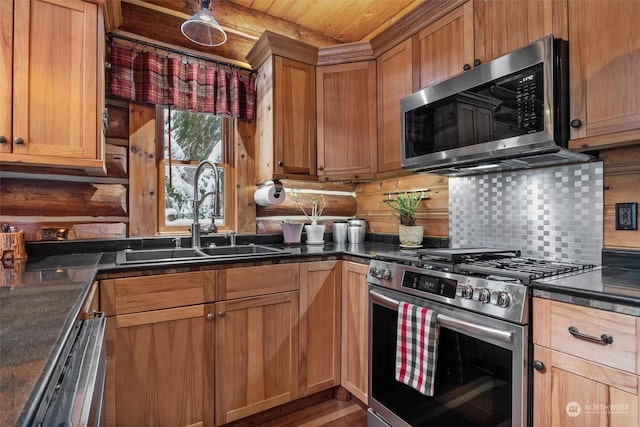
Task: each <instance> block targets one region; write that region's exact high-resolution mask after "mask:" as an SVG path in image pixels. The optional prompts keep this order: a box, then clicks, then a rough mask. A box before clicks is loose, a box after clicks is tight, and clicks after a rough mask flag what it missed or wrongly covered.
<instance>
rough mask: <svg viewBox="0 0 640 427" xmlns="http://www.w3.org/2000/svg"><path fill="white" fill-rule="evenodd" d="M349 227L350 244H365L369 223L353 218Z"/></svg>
mask: <svg viewBox="0 0 640 427" xmlns="http://www.w3.org/2000/svg"><path fill="white" fill-rule="evenodd" d="M348 223H349V227H348V231H347V234H348V237H349V243H352V244H354V243H355V244H358V243H362V242H364V238H365V236H366V235H367V221H365V220H364V219H359V218H351V219H350V220H349V221H348Z"/></svg>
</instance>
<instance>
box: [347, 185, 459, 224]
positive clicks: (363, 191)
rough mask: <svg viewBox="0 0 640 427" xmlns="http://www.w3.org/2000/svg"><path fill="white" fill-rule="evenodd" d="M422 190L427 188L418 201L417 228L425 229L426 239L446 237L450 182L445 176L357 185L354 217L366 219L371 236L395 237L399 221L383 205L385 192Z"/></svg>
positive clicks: (392, 211)
mask: <svg viewBox="0 0 640 427" xmlns="http://www.w3.org/2000/svg"><path fill="white" fill-rule="evenodd" d="M421 189H427V190H426V191H425V193H424V194H425V196H426V199H425V200H422V201H421V202H420V208H419V209H418V213H417V215H416V225H422V226H424V235H425V236H426V237H448V236H449V180H448V178H447V177H444V176H439V175H434V174H427V173H424V174H415V175H409V176H404V177H400V178H390V179H385V180H382V181H375V182H371V183H366V184H360V185H358V188H357V190H356V200H357V201H358V209H357V216H358V217H359V218H364V219H366V220H367V226H368V230H369V232H370V233H381V234H392V235H397V234H398V225H399V224H400V221H399V220H398V219H396V218H395V217H394V216H393V215H394V212H395V211H394V210H393V209H391V208H390V207H389V206H388V205H387V203H385V202H384V200H386V199H387V196H386V195H385V193H391V192H396V191H411V190H421ZM390 197H393V195H391V196H390Z"/></svg>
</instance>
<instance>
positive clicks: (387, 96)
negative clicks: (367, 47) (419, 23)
mask: <svg viewBox="0 0 640 427" xmlns="http://www.w3.org/2000/svg"><path fill="white" fill-rule="evenodd" d="M411 49H412V41H411V39H408V40H406V41H404V42H403V43H400V44H399V45H398V46H395V47H394V48H393V49H391V50H389V51H388V52H385V53H384V54H382V55H381V56H380V57H379V58H378V60H377V61H378V172H389V171H396V170H400V169H401V167H400V99H402V98H403V97H405V96H407V95H410V94H411V93H412V92H413V86H412V75H413V73H412V65H411V64H412V56H413V53H412V50H411Z"/></svg>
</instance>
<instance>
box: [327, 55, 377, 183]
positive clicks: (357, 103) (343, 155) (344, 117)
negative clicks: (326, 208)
mask: <svg viewBox="0 0 640 427" xmlns="http://www.w3.org/2000/svg"><path fill="white" fill-rule="evenodd" d="M316 78H317V84H316V89H317V95H318V173H317V174H318V177H320V179H322V180H325V181H328V180H331V179H365V178H373V177H374V176H375V173H376V168H377V164H376V158H377V152H376V141H377V130H376V63H375V61H365V62H355V63H351V64H340V65H329V66H325V67H319V68H318V69H317V70H316Z"/></svg>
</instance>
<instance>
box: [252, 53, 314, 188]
mask: <svg viewBox="0 0 640 427" xmlns="http://www.w3.org/2000/svg"><path fill="white" fill-rule="evenodd" d="M273 67H274V69H273V74H274V83H273V93H274V100H273V102H274V125H273V132H274V135H273V137H274V142H275V152H274V155H275V157H274V162H275V171H276V174H283V175H285V176H286V175H290V174H294V175H307V176H309V175H312V176H315V175H316V72H315V67H314V66H313V65H308V64H304V63H302V62H298V61H294V60H291V59H287V58H282V57H279V56H276V57H275V58H274V65H273ZM261 143H262V142H261Z"/></svg>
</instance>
